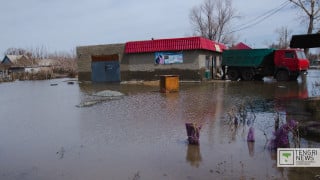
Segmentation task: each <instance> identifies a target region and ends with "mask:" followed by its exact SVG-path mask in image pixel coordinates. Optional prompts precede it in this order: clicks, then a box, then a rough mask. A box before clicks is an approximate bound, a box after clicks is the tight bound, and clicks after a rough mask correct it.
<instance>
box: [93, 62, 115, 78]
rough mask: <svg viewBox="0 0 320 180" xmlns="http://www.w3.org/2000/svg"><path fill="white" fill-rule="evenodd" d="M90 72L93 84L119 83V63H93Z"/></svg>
mask: <svg viewBox="0 0 320 180" xmlns="http://www.w3.org/2000/svg"><path fill="white" fill-rule="evenodd" d="M91 70H92V75H91V80H92V81H93V82H120V64H119V61H96V62H94V61H93V62H92V63H91Z"/></svg>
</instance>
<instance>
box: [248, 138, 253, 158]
mask: <svg viewBox="0 0 320 180" xmlns="http://www.w3.org/2000/svg"><path fill="white" fill-rule="evenodd" d="M247 144H248V151H249V155H250V156H251V157H254V142H250V141H247Z"/></svg>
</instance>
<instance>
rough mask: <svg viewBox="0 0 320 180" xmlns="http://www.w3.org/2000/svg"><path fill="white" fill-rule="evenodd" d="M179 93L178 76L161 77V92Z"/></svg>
mask: <svg viewBox="0 0 320 180" xmlns="http://www.w3.org/2000/svg"><path fill="white" fill-rule="evenodd" d="M177 91H179V76H178V75H161V76H160V92H162V93H170V92H177Z"/></svg>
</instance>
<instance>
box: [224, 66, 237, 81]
mask: <svg viewBox="0 0 320 180" xmlns="http://www.w3.org/2000/svg"><path fill="white" fill-rule="evenodd" d="M227 75H228V78H229V79H230V80H231V81H236V80H238V79H239V71H238V70H237V69H228V72H227Z"/></svg>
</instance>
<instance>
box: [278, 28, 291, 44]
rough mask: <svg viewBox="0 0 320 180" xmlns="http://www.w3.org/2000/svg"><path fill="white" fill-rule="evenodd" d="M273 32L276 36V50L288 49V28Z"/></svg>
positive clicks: (289, 33)
mask: <svg viewBox="0 0 320 180" xmlns="http://www.w3.org/2000/svg"><path fill="white" fill-rule="evenodd" d="M275 32H276V33H277V34H278V44H277V46H278V47H277V48H278V49H282V48H288V47H289V45H290V37H291V35H292V32H293V31H292V30H288V27H286V26H283V27H281V28H278V29H276V30H275Z"/></svg>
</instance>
